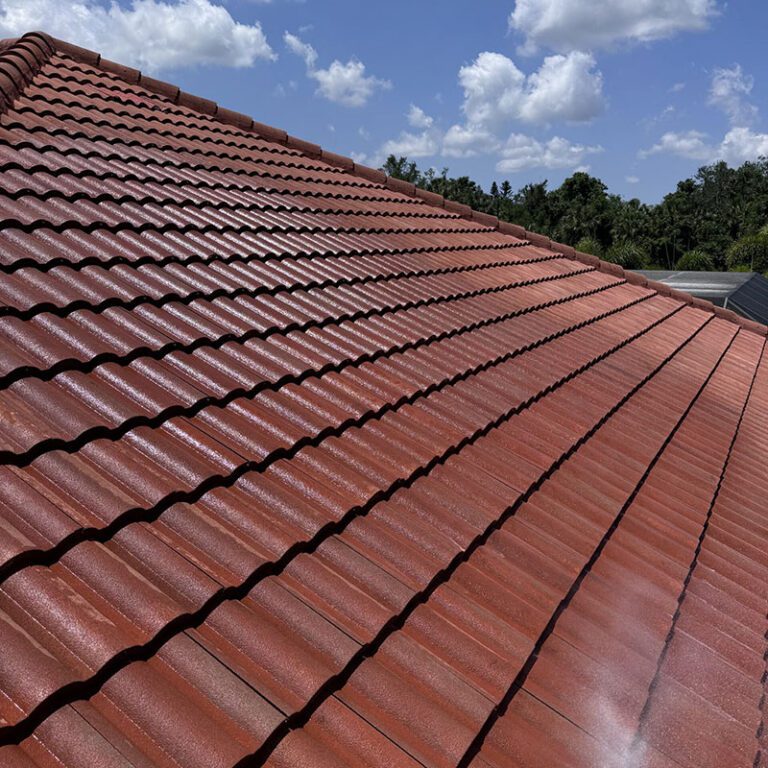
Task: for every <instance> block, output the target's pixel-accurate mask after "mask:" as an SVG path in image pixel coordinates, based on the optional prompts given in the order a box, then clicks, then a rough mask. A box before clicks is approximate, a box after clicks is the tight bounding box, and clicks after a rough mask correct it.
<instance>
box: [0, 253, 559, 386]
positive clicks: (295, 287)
mask: <svg viewBox="0 0 768 768" xmlns="http://www.w3.org/2000/svg"><path fill="white" fill-rule="evenodd" d="M290 258H293V257H290ZM324 258H325V257H323V256H320V257H317V260H318V261H322V260H323V259H324ZM333 258H336V257H333ZM555 258H557V257H556V256H554V255H553V256H551V257H540V258H532V259H530V260H523V259H504V260H499V261H488V262H485V263H482V264H467V265H463V266H454V267H442V268H436V269H414V270H411V271H407V270H400V271H398V272H390V273H388V274H379V275H358V276H354V277H342V278H340V279H338V280H334V279H332V278H328V279H326V280H310V281H309V282H306V283H298V282H297V283H293V284H286V285H278V286H275V287H268V286H260V287H259V288H256V289H251V288H247V287H245V286H241V287H239V288H235V289H234V290H228V289H226V288H217V289H216V290H214V291H210V292H208V293H206V292H204V291H190V292H189V293H187V294H180V293H177V292H170V293H167V294H165V295H164V296H157V297H155V296H149V295H147V294H142V295H140V296H136V297H135V298H133V299H130V300H125V299H122V298H120V297H119V296H115V297H113V298H110V299H105V300H104V301H101V302H99V303H98V304H93V303H91V302H89V301H87V300H82V301H73V302H70V303H69V304H66V305H64V306H57V305H55V304H53V303H50V302H42V303H40V304H35V305H34V306H32V307H29V308H28V309H24V310H20V309H16V308H15V307H12V306H9V305H3V306H2V307H0V318H3V317H14V318H17V319H19V320H31V319H32V318H34V317H36V316H37V315H40V314H43V313H45V314H51V315H55V316H56V317H67V316H68V315H70V314H72V313H73V312H80V311H81V310H88V311H89V312H93V313H94V314H100V313H102V312H104V311H105V310H107V309H112V308H114V307H119V308H121V309H125V310H132V309H135V308H136V307H139V306H141V305H142V304H152V305H153V306H154V307H162V306H165V305H166V304H170V303H174V304H191V303H192V302H193V301H198V300H200V299H202V300H204V301H214V300H215V299H218V298H228V299H235V298H237V297H238V296H248V297H249V298H254V299H255V298H257V297H259V296H278V295H279V294H281V293H289V294H290V293H296V292H297V291H311V290H325V289H326V288H335V287H342V286H346V287H350V286H356V285H370V284H377V283H381V282H386V281H388V280H400V279H404V278H412V277H432V276H437V275H453V274H460V273H465V272H477V271H480V270H483V269H492V268H495V267H514V266H519V265H522V264H533V263H540V262H542V261H549V260H552V259H555ZM284 260H285V259H274V258H270V259H261V258H259V257H257V256H254V257H251V258H243V259H234V261H236V262H237V263H238V264H247V263H249V262H252V261H256V262H259V263H260V264H263V265H264V266H267V267H268V266H270V265H271V264H272V263H279V262H280V261H284ZM217 261H220V262H221V263H227V262H226V261H224V260H223V259H219V260H217ZM151 263H152V264H153V265H155V266H158V262H156V261H153V262H151ZM176 263H178V262H176ZM0 271H2V270H0ZM562 277H570V275H563V276H562ZM2 386H3V384H2V380H0V388H2Z"/></svg>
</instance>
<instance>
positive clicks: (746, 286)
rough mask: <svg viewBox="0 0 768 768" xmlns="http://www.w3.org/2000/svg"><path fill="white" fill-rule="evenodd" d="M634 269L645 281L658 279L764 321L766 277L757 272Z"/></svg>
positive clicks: (767, 316) (767, 311)
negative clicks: (646, 279)
mask: <svg viewBox="0 0 768 768" xmlns="http://www.w3.org/2000/svg"><path fill="white" fill-rule="evenodd" d="M637 271H638V272H639V273H640V274H641V275H643V276H645V277H647V278H648V279H649V280H658V281H659V282H662V283H665V284H666V285H668V286H669V287H670V288H674V289H675V290H677V291H685V292H686V293H690V294H691V295H692V296H696V297H698V298H700V299H707V300H708V301H711V302H712V303H713V304H717V305H718V306H720V307H726V308H727V309H732V310H733V311H734V312H737V313H738V314H740V315H742V316H743V317H746V318H748V319H749V320H755V321H757V322H758V323H765V324H768V280H766V279H765V278H764V277H763V276H762V275H761V274H760V273H759V272H686V271H675V270H671V271H667V270H654V269H645V270H637Z"/></svg>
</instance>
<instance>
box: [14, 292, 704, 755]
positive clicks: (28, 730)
mask: <svg viewBox="0 0 768 768" xmlns="http://www.w3.org/2000/svg"><path fill="white" fill-rule="evenodd" d="M647 298H652V296H651V297H642V298H640V299H639V300H638V301H645V300H647ZM638 301H635V302H632V305H634V304H637V303H638ZM682 309H683V306H682V305H681V306H677V307H674V308H671V309H669V310H667V311H666V313H665V314H663V315H662V316H661V317H659V318H658V319H656V320H654V321H653V322H651V323H649V324H648V325H647V326H646V327H645V328H643V329H641V330H639V331H636V332H635V333H633V334H632V335H631V336H629V337H627V338H624V339H622V340H621V341H619V342H618V343H616V344H614V345H613V346H612V347H610V348H608V349H607V350H605V351H603V352H602V353H601V354H599V355H598V356H597V357H595V358H594V359H592V360H590V361H589V362H587V363H585V364H583V365H581V366H580V367H579V368H578V369H576V370H574V371H572V372H571V373H569V374H567V375H566V376H564V377H563V378H561V379H560V380H558V381H557V382H556V383H554V384H552V385H551V386H549V387H548V388H546V389H545V390H544V391H541V392H539V393H537V394H536V395H533V396H532V397H530V398H528V400H526V401H525V402H523V403H521V404H519V405H516V406H515V407H513V408H512V409H510V410H509V411H507V412H505V413H502V414H501V415H500V416H498V417H497V418H496V419H494V420H493V421H492V422H490V423H488V424H486V426H485V427H483V428H480V429H478V430H476V431H475V432H474V433H473V434H471V435H468V436H467V437H465V438H464V439H462V440H461V441H460V442H459V443H458V444H456V445H454V446H451V447H450V448H448V449H447V450H445V451H444V452H443V453H442V454H440V455H438V456H435V457H434V458H433V459H431V460H430V461H429V462H427V464H425V465H424V466H422V467H420V468H418V469H417V470H415V471H414V472H412V473H411V475H410V476H409V477H407V478H401V479H400V480H398V481H396V482H395V483H393V484H392V485H390V486H389V487H388V488H386V489H384V490H382V491H380V492H378V493H376V494H374V495H373V496H372V497H371V498H370V499H368V500H367V502H366V503H365V504H364V505H362V506H358V507H354V508H352V509H350V510H348V511H347V512H346V513H345V514H344V515H343V517H341V518H340V519H339V520H338V521H336V522H331V523H327V524H326V525H325V526H323V527H321V528H320V529H319V530H318V531H317V532H316V534H315V535H314V536H312V537H311V538H310V539H309V540H308V541H306V542H299V543H297V544H295V545H294V546H293V547H291V548H290V549H288V550H286V552H285V553H284V554H283V555H282V556H281V557H280V558H279V559H278V560H276V561H274V562H271V563H265V564H264V565H262V566H260V567H259V568H257V569H256V570H255V571H254V572H253V573H252V574H251V576H250V577H249V578H248V579H246V580H245V581H244V582H243V583H242V584H241V585H240V586H238V587H224V588H223V589H221V590H220V591H219V592H217V593H216V594H215V595H213V596H212V597H211V598H209V599H208V600H207V601H206V602H205V603H204V605H203V606H202V607H201V608H200V609H198V610H197V611H195V612H194V613H191V614H184V615H181V616H179V617H177V618H176V619H174V620H172V621H170V622H169V623H168V624H167V625H166V626H165V627H164V628H163V629H161V630H160V631H159V632H158V633H157V634H156V635H155V637H154V638H153V639H152V640H151V641H150V642H148V643H145V644H144V645H142V646H135V647H131V648H127V649H124V650H123V651H121V652H119V653H118V654H116V655H115V656H114V657H113V658H112V659H111V660H110V661H109V662H107V663H106V664H105V665H104V666H103V667H102V668H101V669H100V670H99V671H98V672H97V673H95V674H94V675H92V676H91V677H90V678H88V679H87V680H85V681H78V682H72V683H68V684H66V685H64V686H62V687H61V688H60V689H59V690H57V691H56V692H55V693H53V694H51V695H50V696H49V697H47V698H46V699H44V700H43V701H42V702H41V703H40V704H38V705H37V706H36V707H35V708H34V709H33V710H32V712H30V713H29V714H28V715H27V717H25V718H24V719H23V720H21V721H19V722H18V723H16V724H15V725H11V726H4V727H0V746H3V745H7V744H11V743H15V742H19V741H22V740H23V739H25V738H28V737H29V736H31V735H32V734H33V732H34V730H35V729H36V728H37V727H38V726H39V725H40V724H41V723H42V722H43V721H44V720H45V719H46V718H48V717H49V716H50V715H52V714H53V713H54V712H56V711H57V710H58V709H60V708H62V707H63V706H66V705H67V704H71V703H73V702H75V701H78V700H82V699H86V698H89V697H90V696H92V695H94V694H95V693H97V692H98V691H99V690H100V689H101V687H102V686H103V685H104V684H105V683H106V682H107V680H109V678H110V677H112V676H113V675H114V674H115V673H117V672H118V671H119V670H120V669H122V668H124V667H126V666H127V665H129V664H131V663H132V662H134V661H145V660H147V659H149V658H151V657H152V656H154V655H155V653H157V651H158V650H159V649H160V647H162V646H163V645H164V644H165V643H166V642H167V641H168V640H169V639H171V638H172V637H173V636H175V635H177V634H179V633H180V632H182V631H184V630H186V629H192V628H194V627H196V626H198V625H199V624H201V623H202V622H203V621H204V620H205V619H206V618H207V617H208V616H209V615H210V614H211V613H212V611H213V610H215V608H216V607H218V606H219V605H221V604H222V603H224V602H226V601H228V600H237V599H242V598H243V597H245V595H246V594H247V593H248V592H249V591H250V590H251V589H253V587H254V586H255V585H256V584H257V583H258V582H260V581H261V580H262V579H263V578H265V577H267V576H271V575H276V574H279V573H280V572H282V571H283V570H284V568H285V567H286V566H287V565H288V564H289V563H290V562H291V561H292V560H293V559H294V558H295V557H296V556H298V555H299V554H303V553H311V552H313V551H315V550H316V549H317V547H318V546H319V545H320V544H322V543H323V541H325V540H327V539H328V538H329V537H330V536H332V535H334V534H337V533H340V532H342V531H343V530H344V529H345V528H347V526H348V525H349V524H350V523H351V522H352V521H353V520H355V519H357V518H359V517H361V516H364V515H366V514H367V513H368V511H369V510H370V509H371V508H372V507H373V506H375V505H376V504H378V503H380V502H383V501H386V500H387V499H389V498H390V497H391V496H392V495H393V494H394V493H395V492H396V491H398V490H400V489H402V488H408V487H410V486H411V485H412V484H413V483H414V482H415V481H416V480H418V479H419V478H420V477H423V476H426V475H428V474H429V473H430V472H431V471H432V470H433V469H434V468H435V467H436V466H438V465H441V464H444V463H445V462H446V461H447V460H448V459H449V458H451V457H452V456H454V455H456V454H458V453H460V452H461V450H462V449H463V448H465V447H467V446H469V445H472V444H473V443H475V442H476V441H477V440H479V439H480V438H481V437H483V436H485V435H487V434H488V433H490V432H491V431H493V430H494V429H496V428H498V427H499V426H501V425H502V424H504V423H505V422H507V421H508V420H509V419H510V418H512V417H513V416H514V415H515V414H518V413H520V412H522V411H524V410H525V409H527V408H529V407H530V406H531V405H532V404H533V403H535V402H537V401H539V400H541V399H542V398H544V397H545V396H546V395H547V394H549V393H551V392H553V391H555V390H556V389H559V388H560V387H561V386H563V385H564V384H565V383H567V382H569V381H571V380H573V379H574V378H576V377H577V376H579V375H580V374H581V373H583V372H585V371H586V370H588V369H590V368H591V367H593V366H594V365H596V364H597V363H599V362H601V361H603V360H605V359H607V358H609V357H610V356H611V355H613V354H614V353H615V352H617V351H618V350H620V349H622V348H624V347H626V346H628V345H629V344H631V343H632V342H634V341H635V340H637V339H639V338H641V337H642V336H644V335H645V334H647V333H649V332H650V331H652V330H653V329H654V328H656V327H658V326H659V325H661V324H662V323H664V322H665V321H667V320H669V318H670V317H673V316H674V315H676V314H678V313H679V312H680V311H681V310H682ZM615 311H621V310H615ZM615 311H610V312H607V313H605V316H607V315H610V314H614V313H615ZM711 319H712V318H711V317H708V318H706V319H705V320H704V321H703V323H702V324H701V325H700V326H699V327H698V328H697V329H696V330H695V331H694V332H693V333H692V334H691V336H689V337H688V338H687V339H685V340H684V341H683V342H682V344H681V345H680V346H679V347H678V348H677V349H676V350H675V352H674V353H673V355H672V357H674V355H675V354H677V353H678V352H679V351H680V350H681V349H683V348H685V347H686V346H687V345H688V344H689V343H690V341H691V340H692V339H694V338H696V336H697V335H698V334H699V332H700V331H701V330H702V329H703V328H704V327H706V326H707V325H708V324H709V323H710V321H711ZM588 324H589V323H581V324H579V326H578V327H584V326H585V325H588ZM571 330H574V329H573V328H572V329H569V330H568V331H565V332H561V333H558V334H555V335H554V336H553V337H551V338H547V339H546V340H544V341H551V340H552V338H556V337H560V336H563V335H565V333H567V332H570V331H571ZM540 343H543V342H539V344H540ZM516 354H517V353H516ZM669 359H670V358H669V357H667V358H665V359H663V360H662V361H661V362H660V363H659V365H658V366H656V367H655V368H654V369H653V370H652V371H651V372H650V373H649V374H648V375H647V376H645V377H644V378H643V380H642V381H640V382H639V383H638V384H636V385H635V386H634V387H633V388H632V389H631V390H630V392H629V393H628V395H627V396H626V397H625V398H623V399H622V401H621V403H619V404H618V405H617V406H615V407H614V409H612V410H611V411H610V412H609V414H607V416H605V417H604V418H603V419H601V420H600V422H598V424H597V425H595V426H594V427H593V428H592V429H591V430H590V432H589V433H588V435H585V436H583V437H582V438H581V439H580V440H579V441H578V442H577V443H576V444H575V445H574V446H573V448H572V449H571V450H570V451H568V452H567V454H566V455H564V456H563V457H561V459H560V462H558V466H559V463H561V462H562V461H564V460H565V459H566V458H567V457H568V456H570V455H571V454H572V452H573V451H575V450H577V448H578V447H579V446H580V445H582V444H583V442H584V441H585V440H587V439H588V438H589V436H591V435H592V434H594V432H595V431H596V430H597V429H599V427H600V425H601V424H602V423H603V421H604V419H605V418H608V417H610V415H612V413H613V412H615V411H616V410H617V409H618V408H620V407H621V405H622V404H623V403H624V402H626V401H627V399H628V398H630V397H631V396H632V395H633V394H634V393H635V392H637V391H638V390H639V389H640V388H641V387H642V386H643V385H644V384H645V383H646V382H647V381H649V380H650V379H652V378H653V376H654V375H655V374H656V373H657V372H658V371H659V370H661V369H662V368H663V367H664V365H666V363H667V362H668V361H669ZM459 378H465V377H464V376H460V377H459ZM443 386H445V382H443V383H440V384H438V385H435V389H437V388H438V387H443ZM422 396H424V395H423V393H416V394H415V395H413V396H411V397H408V398H403V402H399V403H397V404H394V405H393V404H388V405H386V406H384V407H383V408H382V409H380V410H379V411H377V412H376V413H374V414H370V413H369V414H366V415H365V416H364V417H363V419H362V420H359V421H360V422H361V423H365V422H368V421H371V420H372V419H375V418H379V417H380V415H381V413H382V412H386V411H390V410H393V409H395V408H398V407H401V406H402V405H405V404H407V403H409V402H412V401H415V400H417V399H419V398H420V397H422ZM351 426H354V424H350V425H345V426H344V429H348V428H350V427H351ZM335 431H336V430H332V432H335ZM328 436H330V435H329V434H325V433H321V435H318V436H316V437H315V438H313V439H311V440H309V441H307V443H306V444H307V445H314V444H319V443H320V442H322V440H324V439H326V438H327V437H328ZM302 447H305V445H302ZM293 452H294V451H293V450H292V453H293ZM279 458H283V456H282V455H281V456H280V457H279ZM275 460H277V459H275ZM252 465H253V466H252ZM259 469H260V464H256V463H250V464H248V465H245V466H244V467H242V468H240V469H238V470H237V471H236V472H234V473H232V474H231V475H229V476H228V477H226V478H224V477H215V478H211V479H210V480H209V481H208V482H206V483H203V484H202V486H200V487H199V488H197V489H195V491H193V492H191V493H184V494H172V496H171V497H169V498H166V499H164V500H162V501H161V502H159V503H158V504H157V505H155V507H153V508H152V510H136V511H135V512H129V513H127V514H125V515H123V516H121V517H120V518H119V519H118V520H116V521H115V522H114V523H113V524H111V525H109V526H107V527H106V528H104V529H101V530H100V531H94V530H93V529H90V530H86V529H81V531H79V532H78V534H76V535H75V536H73V537H71V538H70V539H68V540H67V542H68V543H67V546H66V547H65V546H63V543H62V545H59V546H58V547H55V548H53V549H52V550H49V551H48V552H47V553H39V552H32V553H29V554H28V555H27V557H26V558H21V557H19V558H17V559H16V560H15V567H14V568H13V571H17V570H19V569H20V568H23V567H27V566H28V565H50V564H52V563H54V562H55V561H56V560H57V559H58V558H59V557H60V556H61V555H62V554H63V553H64V551H66V550H67V549H71V547H72V546H74V545H75V544H76V543H79V541H84V540H92V541H106V540H108V539H109V538H111V537H112V536H113V535H114V534H115V533H116V532H117V531H118V530H120V529H121V528H124V527H125V526H126V525H129V524H130V523H133V522H138V521H151V520H154V519H156V518H157V517H158V516H159V515H160V514H161V513H162V511H164V509H165V508H167V507H168V506H170V505H171V504H173V503H177V502H185V501H186V502H194V501H197V500H198V499H199V498H200V497H201V496H202V495H203V494H204V493H206V492H207V491H208V490H210V489H211V488H213V487H229V486H231V485H233V484H234V483H235V482H236V480H237V479H239V477H241V476H242V475H243V474H244V473H245V472H247V471H252V470H257V471H258V470H259ZM553 470H554V467H553V468H550V473H551V471H553ZM541 481H543V478H542V479H541ZM536 486H538V484H536ZM532 491H533V488H532V489H531V490H530V492H532ZM514 508H516V507H514ZM514 508H510V509H509V510H508V511H507V514H506V516H505V518H504V519H506V517H508V516H509V514H511V513H512V510H513V509H514ZM500 522H501V521H497V522H496V524H492V525H491V526H490V527H489V528H488V529H487V530H486V531H485V532H484V533H483V534H481V536H480V537H478V539H477V543H476V544H475V546H474V547H471V548H470V549H468V550H467V551H466V552H470V551H474V550H475V549H477V547H479V546H481V544H482V543H483V542H484V541H485V540H486V539H487V538H488V536H490V535H491V533H493V531H495V530H496V528H497V527H498V525H499V524H500ZM75 539H76V540H75ZM464 554H466V553H464ZM459 557H463V555H459ZM459 562H461V561H457V562H456V565H458V564H459ZM7 575H10V574H9V573H6V574H4V577H7ZM449 575H450V573H449V572H445V573H444V575H443V580H445V579H446V578H448V576H449ZM439 583H442V582H439ZM439 583H438V582H435V584H434V586H433V587H432V591H434V589H436V588H437V586H439ZM417 605H418V603H414V604H412V605H411V608H410V610H413V609H415V608H416V607H417ZM405 618H407V616H402V615H401V617H399V618H398V619H395V620H392V621H390V622H389V623H388V624H387V627H389V629H388V630H387V635H388V634H390V633H391V632H392V631H393V630H394V629H396V628H397V626H396V623H395V622H398V621H399V620H400V619H402V621H404V620H405ZM378 637H379V636H377V638H378ZM384 639H385V636H381V637H380V639H379V641H378V643H377V646H376V647H378V645H380V644H381V642H383V640H384ZM374 642H376V641H374ZM364 647H365V648H366V649H368V650H367V651H366V655H363V654H361V653H359V654H357V655H356V656H355V657H354V658H355V659H357V662H356V663H357V665H359V664H360V663H362V661H363V660H364V658H366V657H367V653H370V652H371V649H373V650H375V648H373V646H372V645H371V644H370V643H369V644H368V645H367V646H364ZM347 669H349V667H348V668H347ZM351 671H353V670H350V671H349V674H351ZM340 674H342V675H343V674H344V672H342V673H340ZM344 679H346V678H344ZM333 681H334V683H333V685H332V686H331V687H333V686H335V685H337V684H339V683H341V682H343V680H342V678H341V677H340V676H338V675H337V676H336V677H334V678H333ZM327 685H328V684H326V687H324V688H323V689H321V690H323V691H325V690H326V688H327ZM314 700H315V699H313V701H314ZM319 703H321V699H317V703H316V706H317V705H319ZM303 712H306V708H305V710H302V713H303ZM298 717H299V716H298V715H297V716H296V718H298ZM285 722H286V724H287V725H286V726H285V728H286V731H285V732H287V731H288V730H291V729H292V728H294V727H296V724H297V723H298V722H299V721H298V719H294V718H288V719H287V720H286V721H285ZM278 731H279V733H283V731H282V730H281V729H278ZM278 741H279V739H278V740H277V741H274V743H273V740H272V739H270V740H269V741H268V742H267V744H266V745H265V746H264V747H263V748H262V749H264V750H267V752H268V751H271V749H273V748H274V746H276V744H277V743H278ZM267 745H269V746H267ZM265 754H266V752H265ZM257 755H262V751H261V750H259V752H258V753H257ZM257 759H261V757H258V758H257Z"/></svg>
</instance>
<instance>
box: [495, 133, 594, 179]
mask: <svg viewBox="0 0 768 768" xmlns="http://www.w3.org/2000/svg"><path fill="white" fill-rule="evenodd" d="M598 152H602V147H599V146H592V147H590V146H584V145H583V144H574V143H572V142H570V141H568V140H567V139H563V138H561V137H559V136H555V137H553V138H551V139H549V141H545V142H542V141H539V140H537V139H535V138H533V137H531V136H525V135H524V134H521V133H513V134H512V135H511V136H510V137H509V138H508V139H507V141H506V142H505V144H504V146H503V148H502V150H501V159H500V160H499V161H498V162H497V163H496V170H497V171H499V172H500V173H516V172H517V171H524V170H529V169H531V168H578V167H579V166H583V162H584V160H585V158H586V157H587V156H588V155H593V154H597V153H598Z"/></svg>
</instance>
